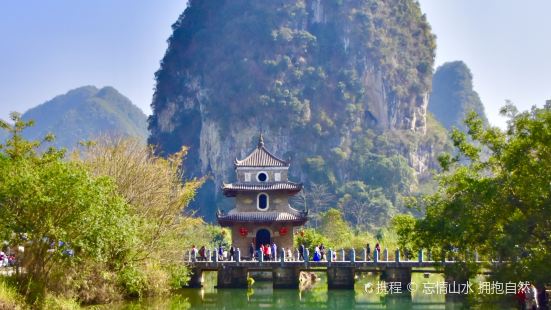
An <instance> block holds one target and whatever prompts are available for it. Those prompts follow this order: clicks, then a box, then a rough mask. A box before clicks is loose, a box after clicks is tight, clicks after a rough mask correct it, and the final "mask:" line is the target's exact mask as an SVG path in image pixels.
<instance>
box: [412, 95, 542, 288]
mask: <svg viewBox="0 0 551 310" xmlns="http://www.w3.org/2000/svg"><path fill="white" fill-rule="evenodd" d="M502 113H503V114H504V115H506V116H508V118H509V120H508V126H507V129H506V130H505V131H502V130H500V129H498V128H485V127H484V126H483V121H482V120H481V119H479V118H477V116H476V114H475V113H471V114H469V116H468V118H467V120H466V124H467V126H468V134H469V136H470V139H468V138H467V135H466V134H465V133H463V132H460V131H458V130H455V131H454V132H453V134H452V138H453V141H454V145H455V146H456V148H457V153H456V154H455V155H454V156H452V155H446V156H442V157H441V163H442V166H443V167H444V168H445V172H444V173H443V174H442V175H441V176H440V184H439V188H438V190H437V192H436V193H434V194H433V195H430V196H427V197H425V198H424V199H422V200H421V201H420V202H419V206H420V207H422V208H424V209H425V211H426V217H425V218H423V219H421V220H419V221H418V222H417V223H416V225H415V234H416V242H417V246H419V247H424V248H432V249H433V251H434V252H442V251H444V252H448V253H449V252H450V251H453V252H454V253H455V254H454V255H457V256H459V257H461V258H463V259H466V260H470V259H472V253H473V252H474V251H475V250H476V251H478V252H479V253H480V255H481V257H485V258H486V259H499V260H502V261H506V262H508V263H507V264H502V265H499V267H497V270H496V271H497V275H496V276H501V277H504V278H505V277H507V279H506V280H508V281H521V280H522V281H526V280H529V281H536V282H537V281H549V276H548V275H549V274H550V273H551V269H550V268H551V264H549V262H550V261H551V250H550V249H551V104H549V103H547V104H546V105H545V106H544V107H542V108H536V107H534V108H532V110H530V111H526V112H522V113H519V112H518V111H517V110H516V108H515V107H514V106H513V105H507V106H506V107H504V108H503V109H502ZM483 150H484V152H483ZM460 162H461V163H462V164H461V165H460V164H459V163H460ZM465 162H466V163H467V164H466V165H465Z"/></svg>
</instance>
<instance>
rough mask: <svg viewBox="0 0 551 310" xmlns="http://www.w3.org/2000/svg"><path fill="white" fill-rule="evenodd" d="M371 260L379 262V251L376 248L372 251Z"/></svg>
mask: <svg viewBox="0 0 551 310" xmlns="http://www.w3.org/2000/svg"><path fill="white" fill-rule="evenodd" d="M373 262H375V263H377V262H379V251H377V250H375V251H374V252H373Z"/></svg>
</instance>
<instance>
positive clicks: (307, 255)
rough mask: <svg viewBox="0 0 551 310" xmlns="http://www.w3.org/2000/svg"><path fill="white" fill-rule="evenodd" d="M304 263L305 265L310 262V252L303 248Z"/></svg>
mask: <svg viewBox="0 0 551 310" xmlns="http://www.w3.org/2000/svg"><path fill="white" fill-rule="evenodd" d="M303 256H304V262H305V263H307V262H308V261H310V251H308V249H307V248H304V254H303Z"/></svg>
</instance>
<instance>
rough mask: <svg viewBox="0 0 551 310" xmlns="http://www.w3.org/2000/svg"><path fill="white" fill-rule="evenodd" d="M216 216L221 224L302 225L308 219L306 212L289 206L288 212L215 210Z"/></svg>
mask: <svg viewBox="0 0 551 310" xmlns="http://www.w3.org/2000/svg"><path fill="white" fill-rule="evenodd" d="M216 218H217V219H218V223H220V225H221V226H223V227H224V226H231V225H232V224H235V223H255V224H267V225H270V224H273V223H283V224H295V225H304V223H306V220H307V219H308V212H306V211H297V210H295V209H292V208H290V211H289V212H275V211H252V212H237V211H235V210H231V211H230V212H229V213H228V214H224V213H222V212H220V211H219V212H217V214H216Z"/></svg>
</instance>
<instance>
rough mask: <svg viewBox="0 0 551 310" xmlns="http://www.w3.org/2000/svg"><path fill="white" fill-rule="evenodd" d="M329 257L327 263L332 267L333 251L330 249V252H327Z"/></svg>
mask: <svg viewBox="0 0 551 310" xmlns="http://www.w3.org/2000/svg"><path fill="white" fill-rule="evenodd" d="M327 255H328V256H327V262H328V263H329V265H331V263H332V262H333V250H331V249H329V251H327Z"/></svg>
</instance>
